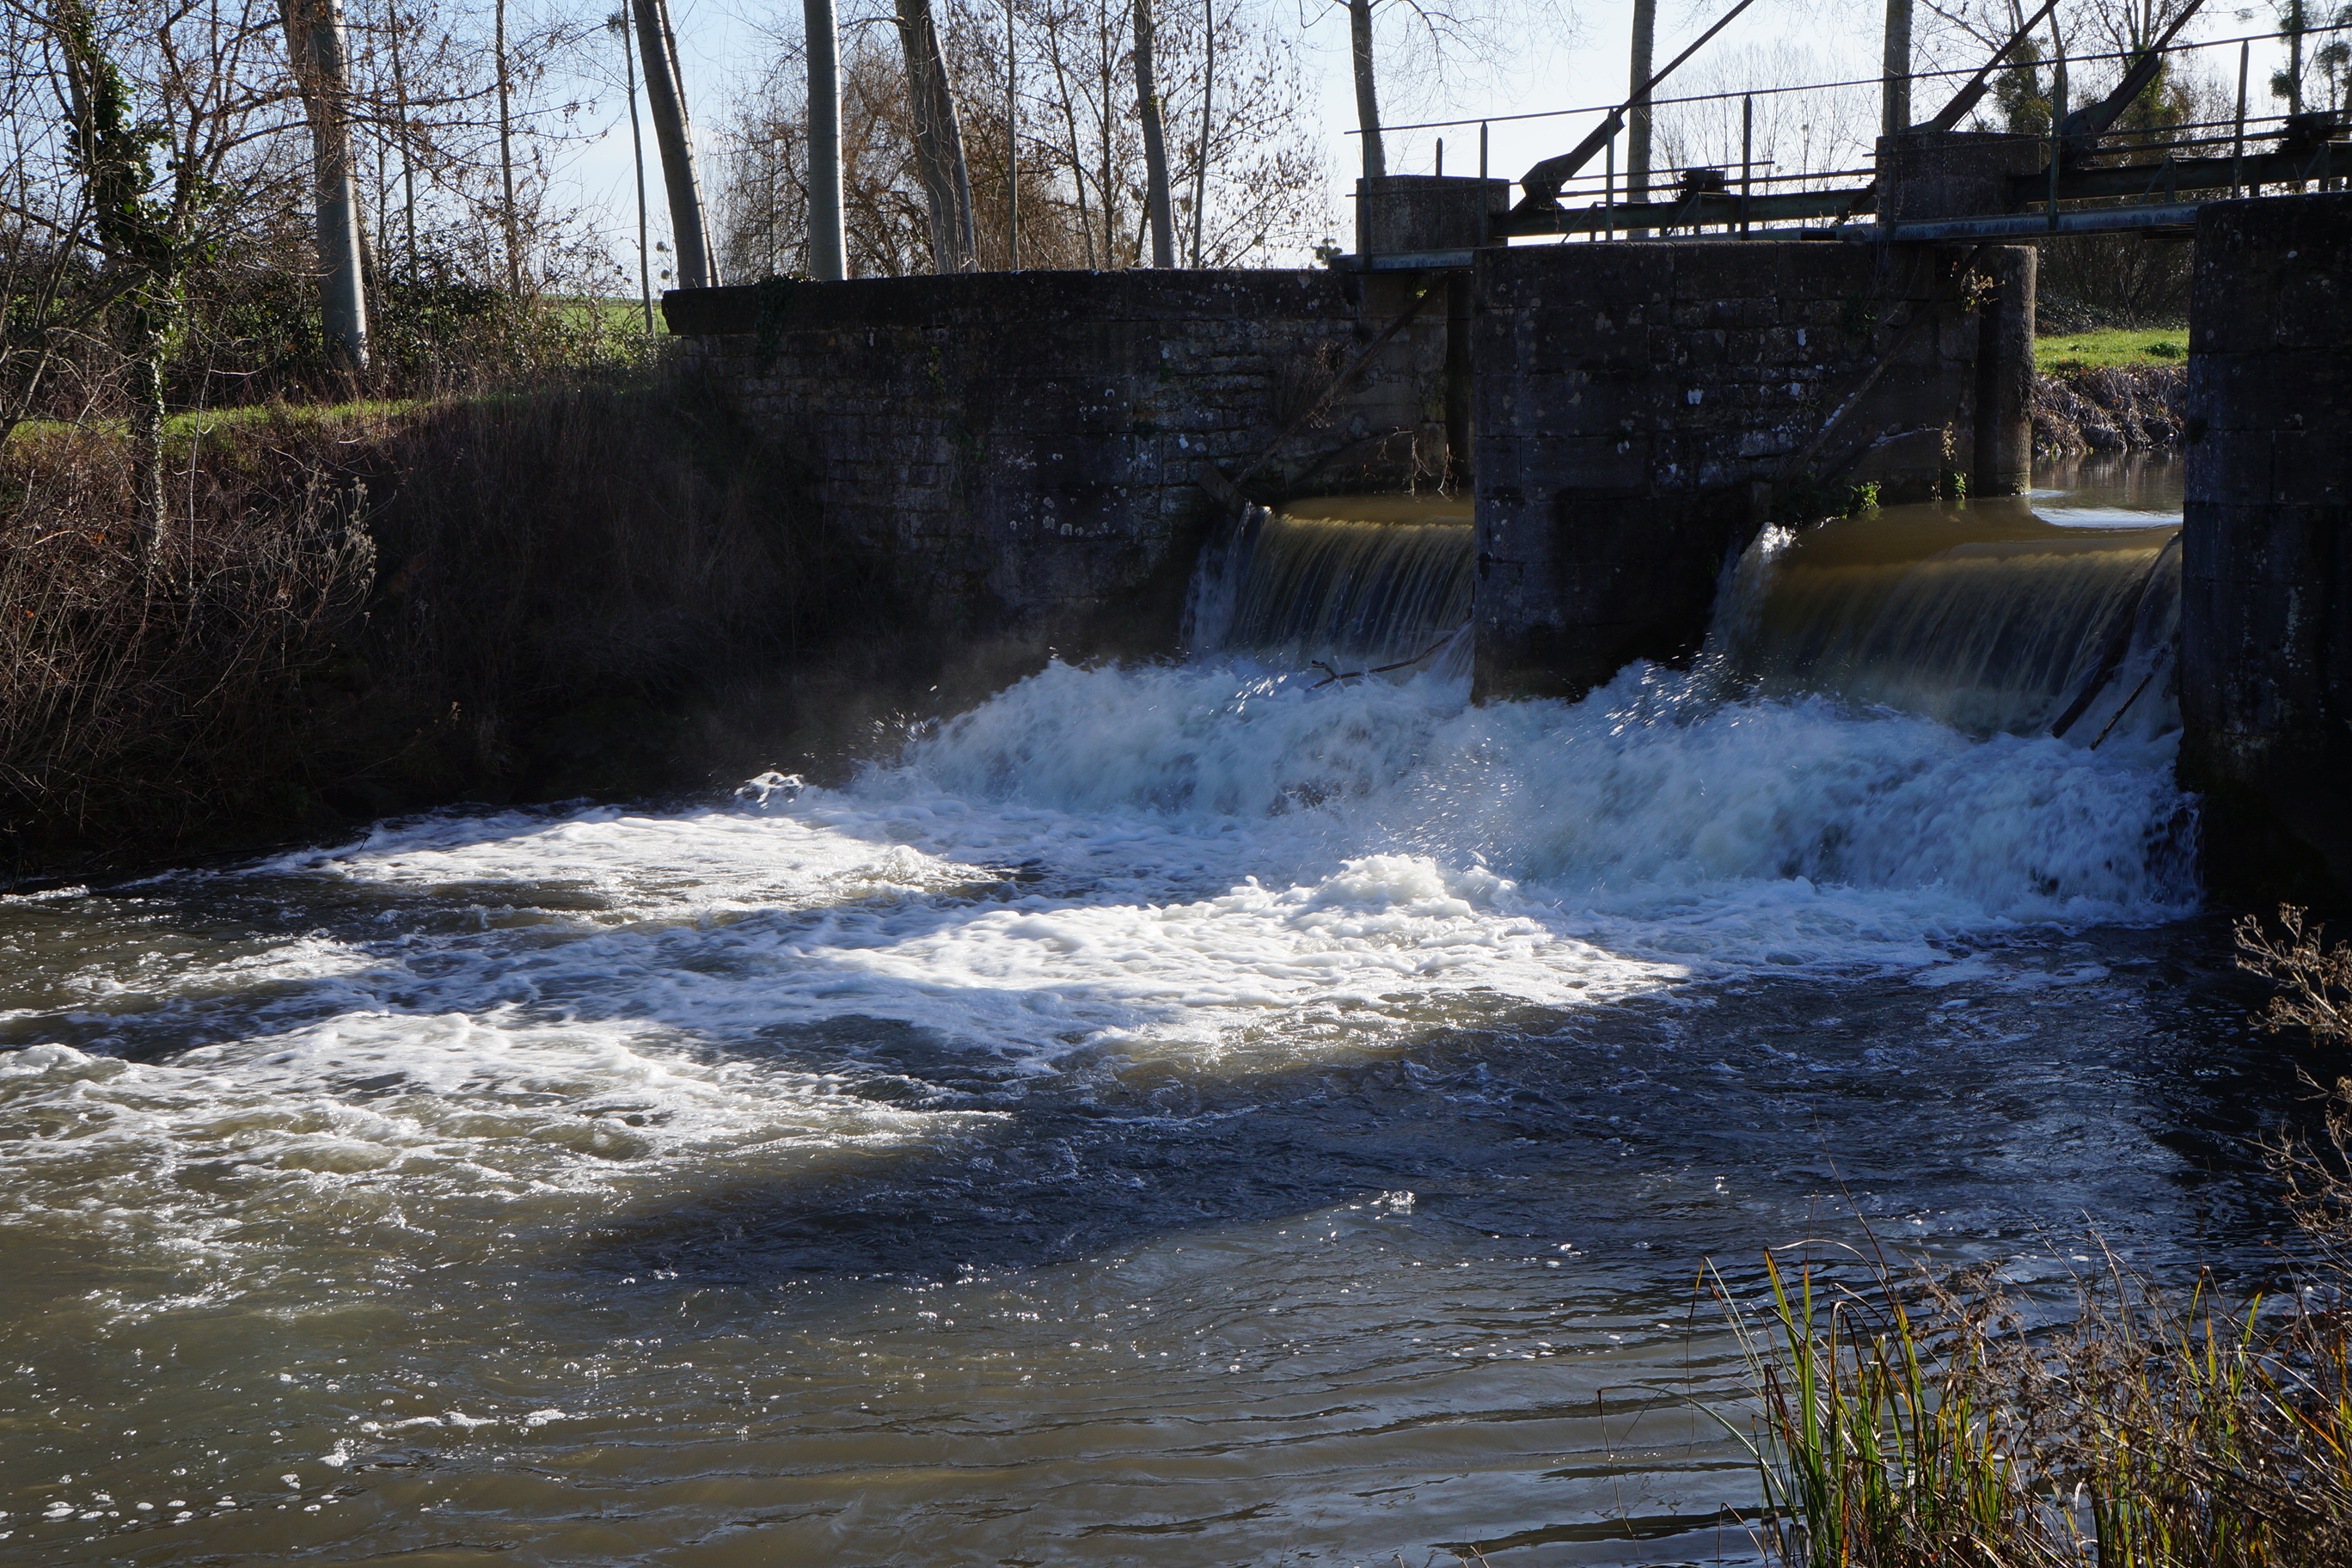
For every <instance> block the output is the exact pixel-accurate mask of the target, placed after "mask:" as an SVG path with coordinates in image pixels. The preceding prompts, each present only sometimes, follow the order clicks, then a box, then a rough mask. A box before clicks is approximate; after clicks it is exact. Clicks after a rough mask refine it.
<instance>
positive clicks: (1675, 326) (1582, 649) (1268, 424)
mask: <svg viewBox="0 0 2352 1568" xmlns="http://www.w3.org/2000/svg"><path fill="white" fill-rule="evenodd" d="M1967 260H1973V263H1974V265H1973V267H1972V268H1971V267H1969V266H1966V265H1965V264H1964V263H1965V262H1966V261H1967ZM2032 288H2033V268H2032V252H2031V251H2027V250H2018V249H1995V248H1991V247H1977V248H1976V249H1975V250H1973V251H1971V250H1969V249H1968V248H1966V247H1959V248H1947V249H1941V250H1938V249H1933V248H1928V247H1882V246H1866V245H1847V244H1837V243H1821V242H1818V241H1816V242H1787V241H1765V240H1754V241H1742V242H1733V241H1722V240H1705V241H1700V240H1693V241H1683V242H1669V243H1645V242H1644V243H1633V242H1619V243H1612V244H1606V245H1593V244H1584V245H1546V246H1533V247H1509V248H1507V247H1488V248H1486V249H1483V250H1480V251H1479V252H1477V253H1476V258H1475V264H1474V265H1473V266H1472V267H1470V268H1452V269H1449V270H1431V271H1421V272H1412V271H1388V272H1372V273H1350V272H1345V271H1339V270H1323V269H1317V270H1308V271H1278V270H1265V271H1134V272H1121V273H1067V272H1021V273H991V274H980V275H975V276H967V277H961V278H938V277H927V278H907V279H867V280H860V281H854V282H847V283H826V284H815V283H787V282H770V283H766V284H761V285H758V286H755V287H748V288H735V289H701V290H691V291H678V292H673V293H671V294H670V295H668V296H667V300H666V301H665V305H666V309H667V312H668V316H669V320H670V324H671V328H672V330H673V331H676V332H677V333H679V334H681V335H683V336H685V337H686V338H688V340H689V341H690V347H689V350H688V352H689V353H692V354H694V355H696V356H698V358H699V360H700V361H701V363H703V364H704V365H705V366H706V367H707V369H708V372H709V374H712V375H713V376H715V377H718V378H719V380H720V381H721V383H722V384H724V385H725V386H726V387H727V388H729V389H730V391H731V393H732V395H733V396H734V397H735V398H736V400H737V401H738V402H739V403H740V405H741V406H742V407H743V408H744V410H745V411H746V413H747V414H748V415H749V416H750V417H751V419H752V420H753V421H754V422H755V423H756V424H757V425H759V426H761V427H762V428H764V429H765V430H766V431H767V432H769V433H770V434H771V435H772V436H773V437H775V438H776V439H777V440H778V441H779V442H781V443H782V445H783V446H784V447H786V449H787V450H789V451H791V452H793V453H794V454H796V455H797V457H798V458H799V459H800V460H801V461H802V462H803V463H804V464H805V465H806V467H807V468H808V471H809V473H810V475H811V482H812V483H813V484H814V486H815V488H816V489H817V491H818V499H819V501H820V504H821V505H822V508H823V510H824V516H825V517H826V519H827V520H828V521H829V522H830V523H831V525H832V526H834V527H836V528H838V529H841V530H843V531H845V532H846V533H847V534H848V535H849V536H851V537H852V538H854V539H855V540H856V541H857V542H860V543H861V544H862V545H865V546H866V547H869V548H870V550H871V552H873V553H874V554H875V555H876V556H877V558H879V559H881V560H884V561H886V562H887V563H888V570H889V571H890V572H891V573H892V574H894V576H895V578H896V580H897V584H898V587H899V588H900V590H901V591H902V593H903V594H904V595H905V596H906V598H907V600H908V603H909V604H910V605H913V606H916V607H917V608H919V611H920V613H921V614H922V615H923V616H925V617H926V624H928V625H929V626H932V627H934V628H936V629H937V630H938V631H939V632H940V633H941V634H942V635H945V636H947V637H951V638H967V639H976V640H977V639H1009V640H1011V641H1012V642H1013V643H1015V644H1017V645H1020V646H1022V647H1027V648H1028V649H1030V650H1031V651H1032V653H1033V654H1034V653H1042V651H1043V650H1044V649H1045V648H1047V647H1052V648H1055V649H1056V650H1058V651H1060V652H1063V653H1064V654H1066V655H1069V656H1072V657H1087V656H1090V655H1107V654H1149V653H1154V652H1163V651H1167V650H1169V649H1171V648H1172V647H1174V645H1175V641H1176V638H1177V637H1178V633H1179V621H1180V617H1181V602H1182V592H1183V587H1184V584H1185V582H1186V580H1187V578H1188V576H1189V574H1190V572H1191V570H1192V562H1193V558H1194V556H1195V555H1196V554H1197V552H1198V550H1199V548H1200V546H1201V544H1202V542H1204V541H1206V540H1207V539H1209V538H1210V537H1212V536H1213V532H1214V531H1215V530H1217V529H1218V528H1220V527H1223V526H1226V525H1227V524H1228V523H1229V522H1230V521H1231V520H1232V519H1233V518H1234V515H1235V513H1236V510H1237V509H1236V499H1237V496H1238V495H1241V494H1246V495H1247V496H1248V497H1249V498H1250V499H1252V500H1263V501H1277V500H1284V499H1287V498H1290V497H1294V496H1298V495H1304V494H1315V493H1328V492H1331V491H1337V490H1346V489H1405V488H1408V487H1416V486H1422V487H1425V486H1432V485H1446V486H1465V485H1466V486H1468V487H1470V488H1471V489H1472V490H1473V493H1474V497H1475V516H1476V522H1477V531H1478V576H1477V583H1476V590H1475V598H1476V619H1477V623H1478V629H1477V636H1478V645H1479V646H1478V668H1479V684H1480V687H1481V689H1482V690H1484V691H1485V692H1486V693H1488V694H1491V695H1501V694H1509V693H1518V692H1527V693H1536V692H1542V693H1559V694H1573V693H1576V692H1579V691H1581V690H1583V689H1588V688H1590V687H1591V685H1592V684H1594V683H1596V682H1598V681H1601V680H1603V679H1607V678H1608V676H1609V675H1610V674H1611V673H1612V672H1613V671H1614V670H1615V669H1616V668H1619V667H1620V666H1622V664H1623V663H1624V662H1625V661H1626V660H1627V659H1629V658H1635V657H1650V658H1676V657H1679V656H1682V655H1685V654H1687V653H1689V652H1691V651H1692V650H1694V649H1695V648H1696V647H1697V644H1698V641H1699V639H1700V637H1701V636H1702V634H1703V632H1704V630H1705V628H1706V620H1707V616H1708V614H1709V613H1710V611H1711V609H1712V606H1713V599H1714V593H1715V584H1716V582H1717V577H1718V575H1719V574H1720V573H1721V570H1722V567H1723V565H1724V563H1725V562H1726V561H1727V559H1729V558H1730V557H1731V556H1733V555H1734V554H1736V553H1737V552H1738V550H1740V549H1741V548H1743V547H1744V546H1745V544H1746V543H1747V542H1748V540H1749V539H1750V538H1751V537H1752V536H1753V534H1754V532H1755V531H1756V530H1757V529H1758V528H1759V527H1760V526H1762V525H1763V523H1764V522H1765V521H1768V520H1769V518H1770V517H1772V516H1774V515H1776V514H1777V515H1782V516H1794V515H1801V514H1802V513H1804V512H1806V511H1807V510H1813V511H1816V512H1818V511H1819V510H1823V509H1826V508H1829V507H1831V506H1833V505H1834V504H1836V503H1837V502H1838V500H1840V499H1841V498H1843V497H1844V496H1846V495H1848V494H1850V493H1852V491H1853V487H1856V486H1861V485H1874V486H1877V487H1878V489H1879V494H1880V495H1881V496H1882V497H1883V498H1884V499H1888V500H1894V499H1903V498H1916V497H1925V496H1927V495H1931V494H1936V493H1948V492H1949V491H1951V490H1953V489H1958V488H1959V487H1961V486H1963V485H1966V486H1969V487H1971V488H1973V489H1975V490H1977V491H1978V492H1979V493H1984V492H1988V491H1990V492H2000V493H2007V492H2011V491H2014V490H2016V489H2021V487H2022V486H2023V485H2024V483H2025V482H2026V478H2027V464H2028V461H2029V458H2030V426H2029V412H2028V398H2029V395H2030V389H2031V363H2030V358H2031V356H2030V352H2029V350H2030V337H2029V323H2030V322H2031V321H2032Z"/></svg>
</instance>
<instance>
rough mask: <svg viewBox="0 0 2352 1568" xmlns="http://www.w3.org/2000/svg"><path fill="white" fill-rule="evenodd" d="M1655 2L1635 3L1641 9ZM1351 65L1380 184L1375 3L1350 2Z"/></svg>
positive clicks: (1359, 128) (1367, 171)
mask: <svg viewBox="0 0 2352 1568" xmlns="http://www.w3.org/2000/svg"><path fill="white" fill-rule="evenodd" d="M1652 4H1654V0H1634V5H1636V6H1637V7H1638V6H1642V5H1652ZM1348 61H1349V68H1350V69H1351V71H1352V73H1353V75H1354V77H1355V79H1356V133H1357V139H1358V140H1359V141H1360V142H1363V144H1364V145H1363V154H1364V178H1366V179H1368V180H1377V179H1380V178H1381V177H1382V176H1383V175H1385V174H1387V173H1388V172H1389V156H1388V149H1387V148H1386V147H1385V146H1384V145H1383V144H1382V143H1381V95H1380V87H1379V84H1378V83H1377V82H1376V81H1375V80H1374V79H1373V73H1372V0H1348Z"/></svg>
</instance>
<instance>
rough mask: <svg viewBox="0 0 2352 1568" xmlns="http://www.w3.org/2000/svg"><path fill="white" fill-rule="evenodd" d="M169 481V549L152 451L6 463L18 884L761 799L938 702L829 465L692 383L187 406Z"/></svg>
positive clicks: (112, 444)
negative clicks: (637, 800) (790, 451)
mask: <svg viewBox="0 0 2352 1568" xmlns="http://www.w3.org/2000/svg"><path fill="white" fill-rule="evenodd" d="M166 469H167V472H166V485H165V488H166V490H167V493H168V494H169V496H170V497H171V517H170V520H169V523H168V525H167V527H166V528H165V529H164V530H163V531H162V535H161V537H160V538H159V539H157V540H154V541H149V540H147V539H144V538H142V536H141V534H140V532H139V531H138V530H137V529H135V528H134V527H132V526H131V521H130V520H131V516H132V505H131V496H132V493H133V486H132V482H131V480H132V476H131V454H130V451H129V449H128V447H127V445H126V443H125V442H124V441H123V439H122V437H121V433H120V432H118V431H113V430H110V429H105V428H99V429H75V428H69V427H58V426H51V427H47V428H34V429H30V430H27V431H26V432H23V433H20V435H19V436H18V437H17V438H16V439H15V440H12V441H11V442H10V443H9V444H8V446H7V448H6V449H5V452H0V487H5V490H0V493H5V497H6V500H7V502H8V505H7V508H6V521H5V525H4V526H5V533H0V669H5V674H0V875H5V876H6V877H7V878H9V879H26V878H43V877H48V878H54V877H60V876H62V877H74V878H88V877H92V876H105V875H110V874H121V873H122V872H125V871H131V870H136V869H139V868H142V867H145V866H148V865H152V864H156V863H158V862H161V861H164V860H167V859H171V858H189V857H192V856H203V855H206V854H212V853H222V852H230V851H241V850H249V849H252V848H257V847H267V846H268V845H270V844H273V843H279V842H289V841H294V840H299V839H315V838H317V837H321V836H326V835H331V834H334V833H337V832H340V831H343V830H344V829H346V828H348V827H351V826H355V825H357V824H360V823H362V822H365V821H368V820H372V819H374V818H377V817H381V816H386V815H389V814H394V813H399V812H404V811H411V810H415V809H420V808H424V807H427V806H433V805H444V804H447V803H451V802H455V801H476V802H482V803H486V804H492V805H498V804H506V803H513V802H529V801H543V800H554V799H562V798H569V797H577V796H583V795H585V796H597V797H605V798H612V797H619V796H643V795H651V794H656V793H659V792H661V791H665V790H670V789H677V788H689V787H695V786H699V785H704V784H709V783H711V782H712V781H714V780H717V779H722V778H739V777H741V776H744V775H745V774H746V773H753V772H757V771H759V770H760V769H761V768H763V767H767V766H771V765H774V764H777V763H786V762H791V761H794V760H797V759H800V758H803V757H806V756H809V755H813V754H818V753H822V752H826V751H828V750H837V749H839V748H840V747H842V746H843V745H845V744H846V743H849V742H853V741H855V740H856V738H857V733H858V731H860V729H861V727H866V728H870V727H871V725H872V724H873V723H875V722H877V720H878V718H879V715H877V713H875V712H874V711H872V710H869V709H868V708H866V706H864V705H863V702H862V701H854V700H851V694H852V693H853V692H856V691H863V690H866V689H903V688H905V687H907V686H908V685H910V684H912V682H913V679H914V677H913V675H912V674H911V673H908V672H904V671H900V670H898V668H896V666H895V664H894V660H896V659H897V658H898V647H897V645H896V644H895V643H894V642H893V640H892V639H887V638H876V637H872V636H871V635H870V634H871V632H872V630H873V629H874V628H875V627H876V626H877V625H888V624H891V621H892V616H891V614H890V610H889V605H888V604H887V595H885V594H884V593H883V591H882V590H881V589H880V588H879V586H878V585H877V584H878V581H879V579H878V577H877V574H873V573H870V572H868V571H866V570H865V569H864V567H863V565H862V563H859V562H857V561H855V560H852V559H850V558H849V557H848V556H847V555H846V554H845V552H844V551H843V549H842V547H840V546H839V545H838V544H837V543H835V542H833V541H831V540H830V539H828V538H827V537H826V536H824V534H823V533H822V532H821V531H819V530H817V529H816V528H815V526H814V509H813V508H812V507H810V506H809V505H808V504H807V498H808V494H809V486H808V483H807V480H806V479H805V477H804V476H803V475H802V474H801V473H800V472H799V471H798V470H797V469H796V468H794V466H793V463H792V462H791V461H790V459H789V458H787V457H786V456H785V455H784V454H783V453H782V452H781V451H779V450H777V449H776V448H775V447H773V446H772V445H771V444H768V443H765V442H763V441H761V440H760V439H759V438H757V437H754V436H753V435H751V433H750V432H748V431H747V430H745V429H744V428H743V427H742V426H741V425H740V422H738V421H737V420H736V419H735V418H734V417H733V416H732V415H731V414H730V413H729V411H728V410H726V409H725V408H724V407H723V406H721V405H719V404H718V403H717V402H715V401H714V400H712V399H711V398H709V397H708V396H707V395H699V394H698V393H697V392H696V391H695V390H694V389H692V388H691V387H689V386H686V385H684V384H672V383H670V382H669V381H667V379H665V378H664V377H663V376H662V375H661V374H658V373H653V372H646V373H631V374H613V375H599V376H583V377H580V378H577V379H572V380H568V381H565V382H562V383H559V384H549V385H543V386H540V387H536V388H531V389H527V390H522V391H517V392H512V393H507V394H501V395H480V396H470V397H463V398H442V399H424V400H416V401H412V402H405V403H399V404H372V405H350V406H348V407H344V408H339V409H317V408H311V409H299V410H298V409H288V408H282V407H281V408H276V409H269V410H263V411H259V412H248V413H241V414H240V415H239V416H236V417H215V418H211V419H204V418H183V419H181V420H178V421H175V423H174V428H173V432H172V434H171V441H170V446H169V448H168V450H167V454H166ZM852 631H855V632H856V633H858V634H860V635H859V636H858V637H856V638H855V639H854V640H853V639H852V638H851V637H849V636H848V634H849V633H851V632H852Z"/></svg>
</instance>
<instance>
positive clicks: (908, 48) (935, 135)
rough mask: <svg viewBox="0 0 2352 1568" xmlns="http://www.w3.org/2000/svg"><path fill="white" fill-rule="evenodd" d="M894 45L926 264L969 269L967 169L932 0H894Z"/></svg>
mask: <svg viewBox="0 0 2352 1568" xmlns="http://www.w3.org/2000/svg"><path fill="white" fill-rule="evenodd" d="M897 20H898V47H899V51H900V53H902V54H903V55H904V56H905V57H906V60H907V97H908V101H909V103H910V104H911V105H912V106H913V108H914V111H915V169H916V173H917V174H919V175H920V176H921V178H922V182H923V202H924V205H926V206H927V207H928V208H929V212H930V219H931V265H932V267H933V268H936V269H937V270H939V271H940V272H969V271H971V269H972V268H974V267H976V266H978V265H979V260H980V258H979V257H978V256H977V255H976V254H975V247H974V246H973V242H972V230H971V167H970V166H969V165H968V164H967V163H965V162H964V156H963V129H962V127H961V124H960V123H959V122H958V121H957V119H956V107H955V95H954V94H953V93H951V92H950V91H949V90H948V67H947V60H946V58H945V57H944V56H942V55H941V54H940V34H939V29H938V28H937V27H936V26H933V25H932V22H931V0H898V15H897Z"/></svg>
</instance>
